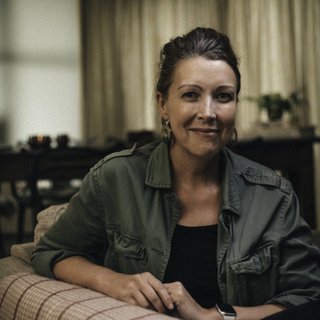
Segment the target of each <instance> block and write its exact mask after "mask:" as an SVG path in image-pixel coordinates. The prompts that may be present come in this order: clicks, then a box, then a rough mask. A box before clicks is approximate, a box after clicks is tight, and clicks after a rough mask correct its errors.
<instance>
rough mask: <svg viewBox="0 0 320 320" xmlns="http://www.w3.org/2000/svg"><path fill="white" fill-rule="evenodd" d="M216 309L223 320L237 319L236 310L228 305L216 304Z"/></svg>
mask: <svg viewBox="0 0 320 320" xmlns="http://www.w3.org/2000/svg"><path fill="white" fill-rule="evenodd" d="M216 309H217V311H218V312H219V313H220V315H221V316H222V318H223V320H235V319H236V317H237V313H236V310H234V309H233V308H232V306H231V305H230V304H220V303H217V304H216Z"/></svg>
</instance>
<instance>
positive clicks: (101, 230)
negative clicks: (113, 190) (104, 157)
mask: <svg viewBox="0 0 320 320" xmlns="http://www.w3.org/2000/svg"><path fill="white" fill-rule="evenodd" d="M100 193H101V192H100V188H99V183H98V174H97V172H96V170H95V169H91V170H90V172H89V173H88V174H87V176H86V177H85V178H84V180H83V182H82V185H81V188H80V191H79V192H78V193H77V194H76V195H75V196H73V198H72V199H71V200H70V203H69V205H68V207H67V209H66V211H65V213H64V214H62V215H61V217H60V218H59V219H58V221H57V222H56V223H55V224H54V225H53V226H52V227H51V228H50V229H49V230H48V231H47V232H46V233H45V235H44V236H43V237H42V238H41V239H40V240H39V242H38V244H37V246H36V249H35V251H34V252H33V254H32V260H31V263H32V266H33V268H34V269H35V271H36V272H37V273H39V274H40V275H43V276H47V277H51V278H53V277H54V275H53V272H52V268H53V266H54V265H55V264H56V263H57V262H59V261H61V260H63V259H65V258H68V257H71V256H83V257H85V258H87V259H89V260H91V261H93V262H95V263H101V258H102V257H103V252H104V251H105V250H106V247H107V239H106V232H105V224H106V223H105V216H104V211H103V207H102V201H101V194H100Z"/></svg>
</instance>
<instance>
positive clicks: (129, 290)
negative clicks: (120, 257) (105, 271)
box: [107, 272, 174, 313]
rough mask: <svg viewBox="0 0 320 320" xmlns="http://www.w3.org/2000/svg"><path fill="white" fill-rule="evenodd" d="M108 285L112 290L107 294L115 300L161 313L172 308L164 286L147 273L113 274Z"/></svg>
mask: <svg viewBox="0 0 320 320" xmlns="http://www.w3.org/2000/svg"><path fill="white" fill-rule="evenodd" d="M109 283H110V286H111V287H112V290H108V293H107V294H108V295H109V296H112V297H114V298H116V299H119V300H122V301H125V302H128V303H130V304H135V305H139V306H141V307H143V308H149V309H155V310H156V311H158V312H161V313H164V312H166V311H167V310H168V309H169V310H172V309H173V308H174V305H173V301H172V299H171V297H170V295H169V293H168V291H167V289H166V288H165V286H164V285H163V284H162V283H161V282H160V281H159V280H158V279H157V278H155V277H154V276H153V275H152V274H151V273H149V272H145V273H140V274H135V275H125V274H120V273H113V275H112V276H111V278H110V282H109Z"/></svg>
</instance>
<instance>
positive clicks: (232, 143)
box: [229, 128, 238, 147]
mask: <svg viewBox="0 0 320 320" xmlns="http://www.w3.org/2000/svg"><path fill="white" fill-rule="evenodd" d="M237 142H238V131H237V129H236V128H234V129H233V137H232V138H231V140H230V142H229V144H230V146H231V147H234V146H235V145H236V144H237Z"/></svg>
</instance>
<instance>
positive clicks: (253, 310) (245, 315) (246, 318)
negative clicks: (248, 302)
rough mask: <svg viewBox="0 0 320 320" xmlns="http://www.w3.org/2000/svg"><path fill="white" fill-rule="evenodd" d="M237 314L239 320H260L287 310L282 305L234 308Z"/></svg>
mask: <svg viewBox="0 0 320 320" xmlns="http://www.w3.org/2000/svg"><path fill="white" fill-rule="evenodd" d="M233 308H234V309H235V310H236V312H237V320H258V319H262V318H264V317H267V316H270V315H272V314H274V313H277V312H280V311H282V310H284V309H285V307H283V306H281V305H275V304H265V305H262V306H257V307H233Z"/></svg>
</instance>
